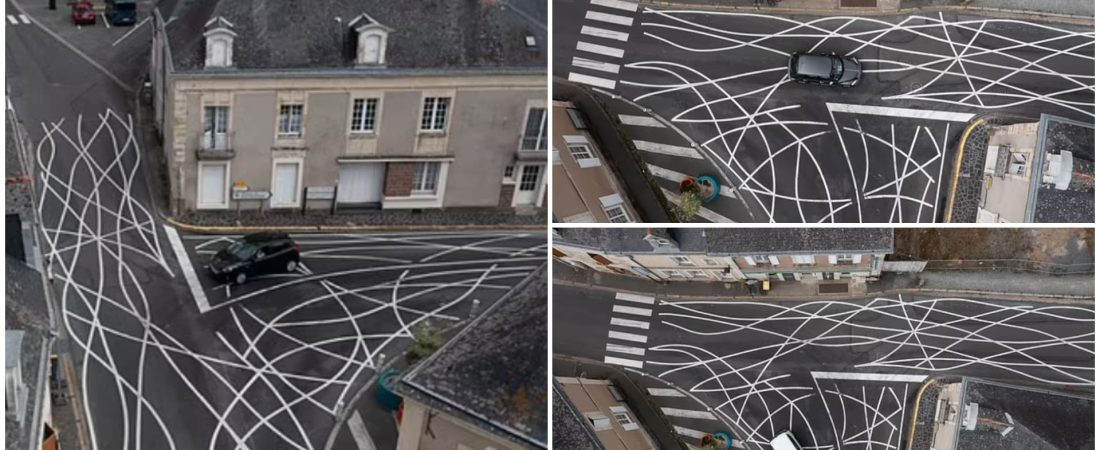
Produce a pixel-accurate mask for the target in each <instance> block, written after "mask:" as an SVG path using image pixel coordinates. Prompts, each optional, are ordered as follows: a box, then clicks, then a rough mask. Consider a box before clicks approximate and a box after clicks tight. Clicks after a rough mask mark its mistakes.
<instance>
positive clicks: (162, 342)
mask: <svg viewBox="0 0 1100 450" xmlns="http://www.w3.org/2000/svg"><path fill="white" fill-rule="evenodd" d="M7 6H8V11H9V12H14V11H15V10H14V8H13V7H12V5H11V3H8V5H7ZM16 20H17V22H18V24H11V25H8V26H7V27H6V30H5V35H6V38H7V41H6V43H5V47H6V50H7V54H6V62H7V77H8V96H7V97H8V98H7V99H8V102H9V103H8V108H9V109H10V110H12V111H15V112H17V114H18V117H19V118H20V120H21V121H22V123H23V124H24V126H25V127H26V129H27V131H28V134H29V136H30V138H31V140H32V141H33V145H32V148H31V151H30V152H29V153H30V154H29V155H24V156H25V157H26V158H25V159H26V162H27V163H29V164H31V165H34V166H35V172H36V179H35V181H36V186H35V187H36V189H37V190H38V193H39V195H40V198H39V199H38V201H37V203H38V204H37V207H38V210H39V212H40V214H41V219H42V228H43V229H42V235H43V237H44V243H43V251H44V252H45V253H46V256H47V258H46V259H47V261H48V263H49V271H50V273H51V274H52V277H53V287H54V291H55V293H56V297H57V298H58V302H59V303H60V304H59V305H58V306H59V307H60V315H61V320H62V326H63V327H64V331H65V337H66V338H67V340H68V342H71V345H72V346H73V347H74V349H75V352H76V363H77V371H78V374H77V380H76V381H77V382H79V388H80V389H79V391H80V393H81V397H80V398H79V402H80V403H81V404H82V405H83V411H82V414H83V415H84V416H85V417H84V418H85V419H86V420H87V421H88V424H89V426H90V433H91V438H92V440H93V443H94V445H95V448H99V449H112V450H113V449H121V450H129V449H232V448H257V449H268V448H280V449H282V448H286V449H312V448H319V447H321V446H323V444H324V441H325V439H326V438H327V437H328V435H329V434H330V431H331V429H332V427H333V426H334V425H335V420H336V417H337V415H338V412H339V410H340V409H341V408H344V407H348V406H350V405H347V403H348V401H349V400H350V399H351V397H352V396H354V395H355V394H356V393H357V391H358V390H359V389H360V388H362V387H363V386H365V385H366V384H367V383H368V382H369V380H370V379H371V378H372V377H373V375H374V373H375V368H376V367H377V366H378V365H380V364H381V363H382V362H383V361H382V356H383V354H384V355H388V357H389V358H391V359H392V358H394V357H398V356H399V355H400V354H401V353H402V350H403V349H404V348H405V347H406V346H407V344H408V342H409V339H410V333H411V330H412V329H413V328H414V327H416V326H418V324H421V323H424V322H428V321H430V322H433V323H436V324H440V325H455V324H458V323H459V322H461V321H462V320H463V319H466V318H468V317H469V316H470V314H471V308H472V305H473V303H474V300H478V301H479V302H480V308H479V310H480V311H484V310H485V309H486V308H487V307H488V306H489V305H490V304H491V303H492V302H494V301H496V300H497V299H498V298H499V297H500V296H501V295H502V294H503V293H504V292H506V290H507V289H508V288H509V287H511V286H512V285H514V284H515V283H517V282H519V281H520V280H521V279H522V277H523V276H524V275H525V274H527V273H529V272H530V271H531V270H533V269H535V268H536V267H538V265H540V264H542V263H544V261H545V258H546V257H545V251H546V237H545V235H541V234H538V235H531V234H523V233H512V234H506V233H398V234H372V235H341V236H300V237H297V236H296V238H298V240H300V241H301V244H302V249H303V252H304V254H303V261H304V262H305V267H303V271H302V272H300V273H296V274H289V275H288V276H283V277H268V278H266V279H263V278H261V279H257V280H255V283H250V284H247V285H245V286H240V287H230V289H228V290H227V289H226V287H225V286H214V285H209V280H206V279H205V275H206V274H205V272H203V271H202V264H204V263H205V256H206V254H205V252H207V251H212V250H213V249H214V248H216V247H217V246H218V245H224V241H225V239H224V238H225V237H221V236H213V237H201V238H194V237H191V236H184V237H183V238H182V239H181V238H179V237H178V235H177V234H176V233H175V232H174V231H169V230H167V229H166V228H165V226H164V224H163V222H162V220H161V215H160V213H159V212H158V211H157V210H156V207H155V206H154V203H153V202H152V201H151V195H150V192H149V188H148V186H147V184H146V181H145V180H146V174H145V172H144V171H145V170H146V169H147V166H146V165H145V164H146V161H147V159H148V151H149V150H148V149H146V148H145V146H144V145H143V143H142V142H140V140H139V139H138V137H137V136H139V135H140V133H136V132H135V123H134V121H133V120H132V118H131V115H130V111H131V108H132V106H131V105H132V104H133V103H132V97H129V96H128V94H127V92H126V90H124V89H122V88H121V87H119V86H118V85H117V84H116V82H115V81H114V80H112V79H111V77H110V76H108V75H106V74H103V73H102V72H100V71H99V70H98V69H96V68H95V67H94V65H92V64H91V63H89V62H88V61H87V60H85V59H83V58H81V57H80V56H78V54H77V53H75V52H74V51H73V50H72V49H70V48H68V47H66V46H64V45H62V44H61V43H60V42H59V41H58V40H57V39H56V38H55V37H54V36H52V35H50V34H49V33H47V32H45V31H43V29H41V28H39V27H38V26H37V25H35V24H33V23H29V22H30V20H28V21H27V22H23V21H22V20H20V19H18V18H17V19H16ZM114 39H117V38H114ZM109 44H110V42H109V41H107V42H106V44H105V45H109ZM116 78H117V77H116ZM10 112H11V111H9V113H10ZM192 256H194V258H192ZM203 283H207V284H203ZM208 288H209V289H210V290H211V292H209V295H207V294H208V293H207V292H206V290H207V289H208ZM217 293H222V294H223V297H221V298H218V297H216V296H215V294H217ZM226 293H228V295H225V294H226ZM202 297H206V299H205V300H206V305H202V302H201V301H200V298H202ZM475 313H476V312H475ZM74 432H75V431H74Z"/></svg>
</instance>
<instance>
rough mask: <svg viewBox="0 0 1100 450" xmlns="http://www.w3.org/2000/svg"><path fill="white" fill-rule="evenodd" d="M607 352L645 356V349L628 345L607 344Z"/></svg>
mask: <svg viewBox="0 0 1100 450" xmlns="http://www.w3.org/2000/svg"><path fill="white" fill-rule="evenodd" d="M607 351H609V352H615V353H626V354H628V355H637V356H645V349H644V348H639V347H631V346H628V345H619V344H611V343H609V344H607Z"/></svg>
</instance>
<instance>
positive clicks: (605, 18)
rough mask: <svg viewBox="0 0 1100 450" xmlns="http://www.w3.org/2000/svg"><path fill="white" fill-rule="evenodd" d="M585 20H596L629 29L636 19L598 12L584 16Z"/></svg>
mask: <svg viewBox="0 0 1100 450" xmlns="http://www.w3.org/2000/svg"><path fill="white" fill-rule="evenodd" d="M584 18H585V19H587V20H595V21H599V22H607V23H613V24H615V25H622V26H624V27H629V26H630V25H632V24H633V23H634V19H633V18H631V17H625V16H619V15H615V14H607V13H602V12H596V11H588V12H586V13H585V14H584Z"/></svg>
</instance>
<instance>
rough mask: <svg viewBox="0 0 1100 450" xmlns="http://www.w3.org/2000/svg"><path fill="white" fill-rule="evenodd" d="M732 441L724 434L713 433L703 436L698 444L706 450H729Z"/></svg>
mask: <svg viewBox="0 0 1100 450" xmlns="http://www.w3.org/2000/svg"><path fill="white" fill-rule="evenodd" d="M732 441H733V440H732V439H730V436H729V435H728V434H726V433H714V434H707V435H704V436H703V440H702V442H700V444H701V445H702V447H703V448H705V449H707V450H729V448H730V445H731V444H732Z"/></svg>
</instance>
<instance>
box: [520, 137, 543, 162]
mask: <svg viewBox="0 0 1100 450" xmlns="http://www.w3.org/2000/svg"><path fill="white" fill-rule="evenodd" d="M547 139H548V136H546V135H543V136H527V135H520V137H519V145H518V148H519V150H518V151H517V152H516V155H517V158H518V159H519V160H545V159H546V140H547Z"/></svg>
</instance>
